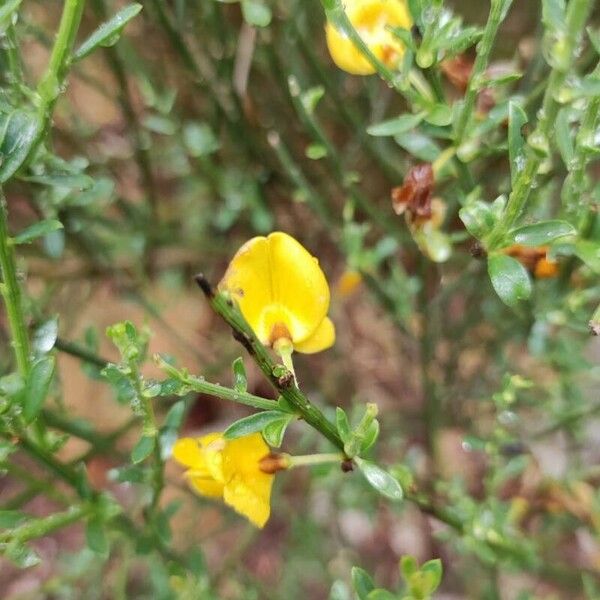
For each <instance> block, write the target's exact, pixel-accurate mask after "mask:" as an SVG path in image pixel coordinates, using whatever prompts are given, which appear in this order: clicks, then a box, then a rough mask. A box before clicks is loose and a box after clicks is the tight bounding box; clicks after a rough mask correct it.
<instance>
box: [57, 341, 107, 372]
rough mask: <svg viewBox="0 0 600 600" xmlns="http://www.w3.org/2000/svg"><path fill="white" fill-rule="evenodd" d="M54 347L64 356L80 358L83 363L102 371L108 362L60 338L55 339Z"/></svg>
mask: <svg viewBox="0 0 600 600" xmlns="http://www.w3.org/2000/svg"><path fill="white" fill-rule="evenodd" d="M54 347H55V348H56V349H57V350H60V351H61V352H64V353H65V354H69V355H71V356H74V357H76V358H80V359H81V360H82V361H83V362H87V363H89V364H91V365H95V366H97V367H100V368H101V369H103V368H104V367H106V366H107V365H108V363H109V362H110V361H108V360H106V359H104V358H102V357H100V356H98V355H96V354H94V353H93V352H91V351H89V350H88V349H87V348H83V347H82V346H80V345H79V344H75V343H74V342H69V341H67V340H64V339H62V338H60V337H59V338H56V342H55V343H54Z"/></svg>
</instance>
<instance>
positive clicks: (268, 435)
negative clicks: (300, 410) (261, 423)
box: [262, 414, 296, 448]
mask: <svg viewBox="0 0 600 600" xmlns="http://www.w3.org/2000/svg"><path fill="white" fill-rule="evenodd" d="M295 418H296V417H295V415H289V414H288V415H283V416H282V417H281V419H279V420H277V421H273V422H271V423H269V424H268V425H266V426H265V428H264V429H263V430H262V435H263V438H264V439H265V442H267V444H269V446H271V447H273V448H279V447H281V444H282V442H283V436H284V435H285V432H286V429H287V427H288V425H289V424H290V423H291V422H292V421H293V420H294V419H295Z"/></svg>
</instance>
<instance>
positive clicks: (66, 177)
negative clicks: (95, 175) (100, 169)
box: [20, 173, 95, 191]
mask: <svg viewBox="0 0 600 600" xmlns="http://www.w3.org/2000/svg"><path fill="white" fill-rule="evenodd" d="M20 179H22V180H23V181H28V182H29V183H38V184H40V185H47V186H49V187H58V188H69V189H77V190H79V191H85V190H89V189H90V188H92V186H93V185H94V183H95V182H94V180H93V179H92V178H91V177H90V176H89V175H86V174H85V173H46V174H44V175H30V176H28V177H21V178H20Z"/></svg>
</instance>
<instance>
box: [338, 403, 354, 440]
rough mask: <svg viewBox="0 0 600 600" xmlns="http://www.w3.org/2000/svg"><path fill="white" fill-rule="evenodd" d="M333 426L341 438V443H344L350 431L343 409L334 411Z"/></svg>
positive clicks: (348, 437)
mask: <svg viewBox="0 0 600 600" xmlns="http://www.w3.org/2000/svg"><path fill="white" fill-rule="evenodd" d="M335 425H336V427H337V432H338V433H339V434H340V437H341V438H342V442H344V443H346V442H347V441H348V440H349V439H350V436H351V434H352V432H351V429H350V421H348V415H347V414H346V412H345V411H344V409H343V408H340V407H339V406H338V407H336V409H335Z"/></svg>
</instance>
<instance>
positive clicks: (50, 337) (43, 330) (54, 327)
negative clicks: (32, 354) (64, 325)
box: [32, 317, 58, 354]
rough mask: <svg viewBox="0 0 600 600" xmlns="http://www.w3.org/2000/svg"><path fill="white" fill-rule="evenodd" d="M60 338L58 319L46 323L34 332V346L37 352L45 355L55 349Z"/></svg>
mask: <svg viewBox="0 0 600 600" xmlns="http://www.w3.org/2000/svg"><path fill="white" fill-rule="evenodd" d="M57 337H58V317H52V318H51V319H48V320H46V321H44V322H43V323H42V324H41V325H40V326H39V327H38V328H37V329H36V330H35V332H34V334H33V339H32V345H33V348H34V349H35V351H36V352H39V353H40V354H45V353H46V352H50V350H52V348H54V344H55V343H56V338H57Z"/></svg>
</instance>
